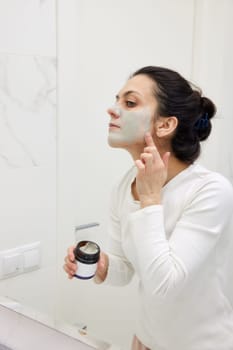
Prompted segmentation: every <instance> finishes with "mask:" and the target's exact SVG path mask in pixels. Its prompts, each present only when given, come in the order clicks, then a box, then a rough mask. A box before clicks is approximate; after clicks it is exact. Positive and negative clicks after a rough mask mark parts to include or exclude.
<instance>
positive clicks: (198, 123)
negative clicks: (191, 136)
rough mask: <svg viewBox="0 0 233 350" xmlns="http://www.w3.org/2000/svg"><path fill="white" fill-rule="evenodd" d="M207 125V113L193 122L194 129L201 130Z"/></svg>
mask: <svg viewBox="0 0 233 350" xmlns="http://www.w3.org/2000/svg"><path fill="white" fill-rule="evenodd" d="M208 125H209V115H208V113H205V115H204V117H201V118H199V119H198V120H197V121H196V123H195V124H194V128H195V129H196V130H203V129H206V128H207V127H208Z"/></svg>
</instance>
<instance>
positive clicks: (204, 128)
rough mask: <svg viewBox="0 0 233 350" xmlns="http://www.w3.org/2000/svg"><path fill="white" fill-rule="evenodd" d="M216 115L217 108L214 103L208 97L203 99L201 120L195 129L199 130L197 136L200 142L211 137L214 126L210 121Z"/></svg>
mask: <svg viewBox="0 0 233 350" xmlns="http://www.w3.org/2000/svg"><path fill="white" fill-rule="evenodd" d="M215 113H216V107H215V105H214V103H213V102H212V101H211V100H210V99H209V98H207V97H201V111H200V118H199V119H198V120H197V122H196V124H195V129H196V130H197V135H198V138H199V140H200V141H204V140H206V139H207V137H208V136H209V134H210V132H211V129H212V124H211V121H210V119H211V118H213V116H214V115H215Z"/></svg>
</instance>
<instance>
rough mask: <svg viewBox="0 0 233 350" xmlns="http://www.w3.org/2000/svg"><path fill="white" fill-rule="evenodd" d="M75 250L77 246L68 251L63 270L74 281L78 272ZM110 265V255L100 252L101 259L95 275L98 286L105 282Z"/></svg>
mask: <svg viewBox="0 0 233 350" xmlns="http://www.w3.org/2000/svg"><path fill="white" fill-rule="evenodd" d="M74 248H75V246H71V247H69V248H68V250H67V255H66V257H65V259H64V260H65V264H64V265H63V269H64V270H65V272H66V273H67V275H68V278H70V279H72V278H73V277H74V275H75V273H76V271H77V262H76V260H75V257H74ZM108 265H109V259H108V255H107V254H105V253H104V252H100V258H99V261H98V263H97V270H96V273H95V277H94V281H95V283H97V284H100V283H102V282H104V280H105V278H106V277H107V273H108Z"/></svg>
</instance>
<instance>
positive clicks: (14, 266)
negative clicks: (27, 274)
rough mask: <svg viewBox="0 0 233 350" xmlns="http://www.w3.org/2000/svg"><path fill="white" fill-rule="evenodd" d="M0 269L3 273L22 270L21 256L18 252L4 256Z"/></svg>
mask: <svg viewBox="0 0 233 350" xmlns="http://www.w3.org/2000/svg"><path fill="white" fill-rule="evenodd" d="M2 270H3V274H4V275H10V274H15V273H19V272H20V270H22V259H21V256H20V255H19V254H15V255H9V256H4V257H3V266H2Z"/></svg>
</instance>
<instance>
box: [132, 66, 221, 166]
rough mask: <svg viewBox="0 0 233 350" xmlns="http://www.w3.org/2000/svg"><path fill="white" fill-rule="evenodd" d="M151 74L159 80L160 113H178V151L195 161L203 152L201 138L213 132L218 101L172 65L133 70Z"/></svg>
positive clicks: (180, 156)
mask: <svg viewBox="0 0 233 350" xmlns="http://www.w3.org/2000/svg"><path fill="white" fill-rule="evenodd" d="M139 74H144V75H146V76H148V77H149V78H150V79H151V80H152V81H154V82H155V91H154V94H155V97H156V98H157V100H158V103H159V110H158V113H159V115H160V116H162V117H167V116H176V118H177V119H178V125H177V128H176V131H175V134H174V136H173V138H172V140H171V147H172V152H173V153H174V155H175V156H176V157H177V158H178V159H180V160H182V161H184V162H186V163H188V164H191V163H193V162H194V161H195V160H196V159H197V158H198V156H199V155H200V149H201V147H200V141H203V140H206V139H207V137H208V136H209V134H210V132H211V128H212V126H211V122H210V119H211V118H212V117H213V116H214V114H215V113H216V107H215V105H214V103H213V102H212V101H211V100H210V99H209V98H207V97H203V96H202V92H201V90H200V89H199V88H197V87H196V86H194V85H193V84H191V83H190V82H188V81H187V80H186V79H184V78H183V77H182V76H181V75H180V74H179V73H177V72H175V71H173V70H170V69H168V68H162V67H154V66H148V67H143V68H141V69H139V70H137V71H136V72H135V73H133V74H132V76H131V77H134V76H136V75H139Z"/></svg>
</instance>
